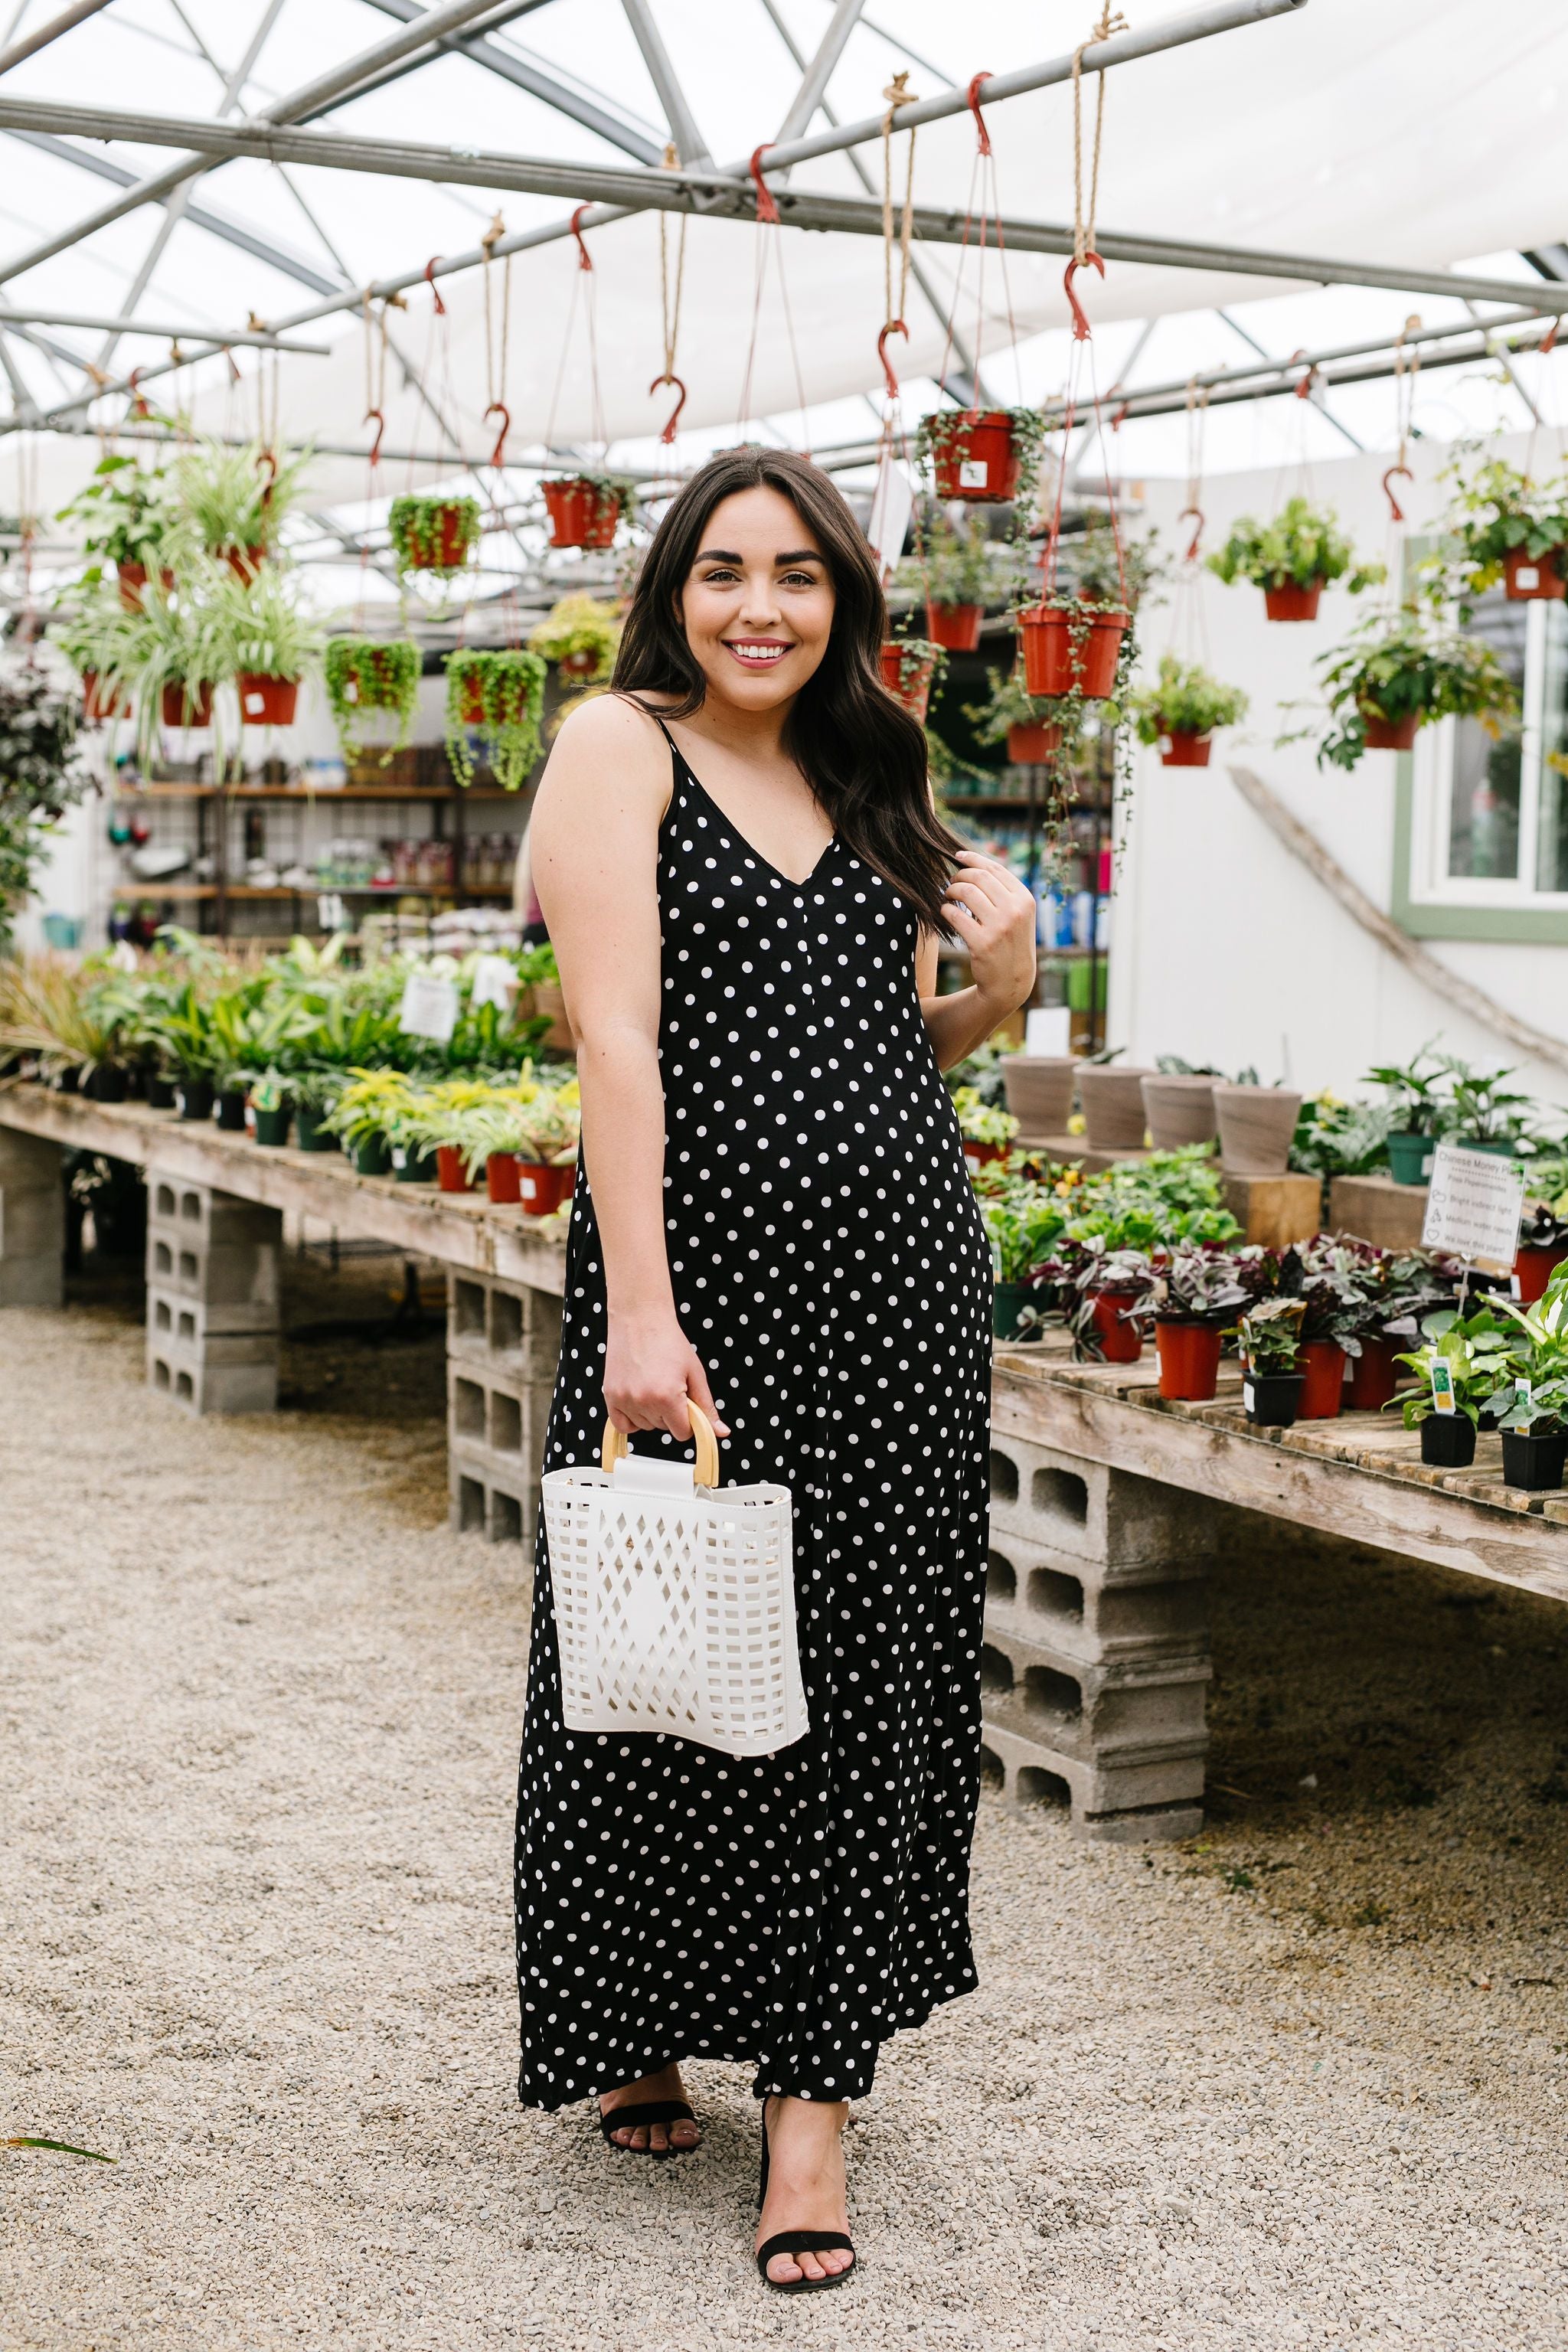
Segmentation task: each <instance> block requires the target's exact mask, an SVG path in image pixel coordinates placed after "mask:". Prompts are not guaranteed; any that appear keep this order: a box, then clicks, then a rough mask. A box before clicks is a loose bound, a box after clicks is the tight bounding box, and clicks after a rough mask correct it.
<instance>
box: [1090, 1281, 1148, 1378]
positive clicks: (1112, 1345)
mask: <svg viewBox="0 0 1568 2352" xmlns="http://www.w3.org/2000/svg"><path fill="white" fill-rule="evenodd" d="M1137 1296H1138V1293H1137V1292H1136V1291H1135V1290H1097V1291H1096V1292H1095V1295H1094V1297H1093V1300H1092V1302H1091V1311H1092V1313H1093V1317H1094V1328H1095V1329H1096V1331H1097V1332H1098V1333H1099V1334H1100V1354H1101V1356H1102V1357H1103V1359H1104V1360H1105V1362H1106V1363H1108V1364H1135V1363H1136V1362H1137V1361H1138V1359H1139V1358H1140V1356H1142V1353H1143V1341H1142V1338H1141V1336H1140V1334H1139V1330H1138V1326H1137V1324H1136V1323H1131V1322H1128V1321H1127V1320H1126V1319H1125V1318H1124V1316H1123V1313H1122V1309H1123V1308H1124V1307H1130V1306H1131V1303H1132V1301H1133V1299H1134V1298H1136V1297H1137Z"/></svg>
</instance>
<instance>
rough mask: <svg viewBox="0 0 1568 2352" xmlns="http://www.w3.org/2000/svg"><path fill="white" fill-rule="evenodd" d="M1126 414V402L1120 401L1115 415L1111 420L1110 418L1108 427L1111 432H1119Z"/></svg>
mask: <svg viewBox="0 0 1568 2352" xmlns="http://www.w3.org/2000/svg"><path fill="white" fill-rule="evenodd" d="M1126 415H1127V403H1126V402H1125V401H1122V403H1121V405H1120V406H1119V408H1118V409H1117V412H1116V414H1115V415H1114V416H1113V417H1112V418H1111V420H1110V429H1111V431H1112V432H1113V433H1120V432H1121V427H1122V425H1123V423H1124V421H1125V419H1126Z"/></svg>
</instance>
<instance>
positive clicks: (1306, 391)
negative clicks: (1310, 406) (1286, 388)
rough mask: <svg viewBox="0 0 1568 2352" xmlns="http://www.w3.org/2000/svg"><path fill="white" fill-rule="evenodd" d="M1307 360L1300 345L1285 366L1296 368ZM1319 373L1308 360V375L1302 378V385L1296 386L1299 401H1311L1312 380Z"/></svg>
mask: <svg viewBox="0 0 1568 2352" xmlns="http://www.w3.org/2000/svg"><path fill="white" fill-rule="evenodd" d="M1306 358H1307V354H1306V352H1305V351H1304V350H1303V349H1302V348H1301V346H1300V344H1298V345H1297V347H1296V349H1295V350H1294V351H1293V352H1291V354H1290V356H1289V359H1288V360H1287V361H1286V362H1285V364H1286V366H1287V367H1294V366H1295V364H1296V362H1297V361H1298V360H1304V359H1306ZM1317 373H1318V371H1317V368H1316V366H1315V365H1314V364H1313V362H1311V361H1310V360H1308V362H1307V373H1306V374H1305V375H1304V376H1303V377H1302V378H1301V381H1300V383H1299V384H1298V385H1297V386H1296V397H1297V399H1298V400H1310V398H1311V396H1312V378H1313V377H1314V376H1315V375H1316V374H1317Z"/></svg>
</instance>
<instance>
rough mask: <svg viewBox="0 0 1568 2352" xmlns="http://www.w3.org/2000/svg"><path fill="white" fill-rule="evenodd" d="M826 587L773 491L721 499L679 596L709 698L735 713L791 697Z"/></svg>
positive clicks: (812, 546) (820, 624) (803, 673)
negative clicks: (717, 699) (738, 710)
mask: <svg viewBox="0 0 1568 2352" xmlns="http://www.w3.org/2000/svg"><path fill="white" fill-rule="evenodd" d="M833 606H834V594H833V583H832V580H831V579H830V577H829V575H828V570H827V561H826V557H825V556H824V554H823V552H822V550H821V548H820V547H819V545H818V544H817V541H816V538H815V536H814V535H813V533H812V531H811V530H810V529H809V528H808V526H807V525H806V524H805V522H803V521H802V520H801V517H800V515H799V513H798V512H797V511H796V509H795V508H794V507H793V506H792V505H791V504H790V501H789V500H788V499H786V498H784V496H783V494H782V493H781V492H780V491H778V490H773V489H769V488H765V487H763V486H762V485H759V486H758V487H757V488H755V489H750V490H737V491H736V492H735V494H734V496H733V497H732V498H728V499H721V500H720V501H719V504H718V505H717V506H716V507H715V508H714V509H713V511H712V513H711V514H710V516H709V518H708V521H707V525H706V528H705V529H704V530H703V533H702V540H701V544H700V547H699V549H698V551H697V554H696V557H695V559H694V560H693V562H692V566H691V570H690V572H689V574H688V575H687V580H686V584H685V586H684V588H683V589H682V590H681V594H680V620H681V624H682V625H683V627H684V628H685V631H686V637H687V643H688V644H689V646H690V647H691V650H692V652H693V654H694V655H695V656H696V657H697V660H698V662H699V664H700V667H701V670H702V674H703V676H704V677H705V678H706V679H707V681H708V690H709V692H710V694H711V695H715V696H717V698H719V700H720V701H721V702H728V703H731V704H732V705H733V706H734V707H735V708H736V709H741V710H752V711H757V710H772V709H776V708H777V707H778V705H779V704H780V703H784V702H790V701H793V700H794V698H795V696H796V695H797V694H798V693H799V692H800V690H801V688H802V687H803V686H804V685H805V682H806V680H807V678H809V677H810V676H811V675H812V672H813V671H814V670H815V669H816V667H817V666H818V664H819V663H820V661H821V660H822V657H823V655H824V654H825V653H826V650H827V637H828V632H829V630H830V629H831V628H832V626H833Z"/></svg>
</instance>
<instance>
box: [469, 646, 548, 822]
mask: <svg viewBox="0 0 1568 2352" xmlns="http://www.w3.org/2000/svg"><path fill="white" fill-rule="evenodd" d="M544 677H545V671H544V663H543V661H542V658H541V656H539V655H538V654H536V653H519V652H516V651H501V652H485V653H454V654H448V655H447V758H448V759H449V760H450V761H451V763H452V772H453V774H454V775H455V776H456V777H457V779H458V782H459V783H460V784H470V783H472V782H473V780H474V762H473V758H472V755H471V753H470V751H469V749H468V738H469V735H470V733H472V734H476V735H478V737H479V740H480V742H481V744H482V745H483V747H484V755H485V759H486V761H487V763H488V765H489V770H490V773H491V774H492V775H493V776H494V778H495V780H496V782H497V783H498V784H500V786H501V787H502V788H503V790H504V791H506V792H509V793H515V792H517V791H518V790H519V789H520V787H521V784H522V783H523V782H524V780H525V778H526V777H527V775H528V772H529V770H530V769H531V767H532V765H533V763H534V761H536V760H537V759H538V757H539V751H540V736H539V722H540V719H541V717H542V713H543V709H544ZM476 710H477V714H478V715H477V716H476V715H474V714H475V713H476Z"/></svg>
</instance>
